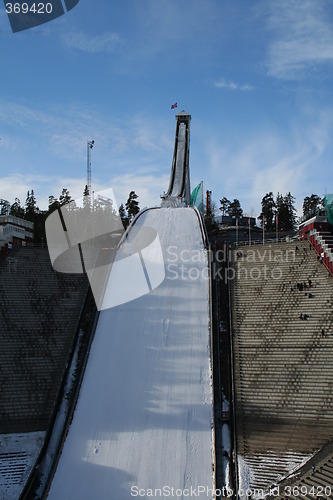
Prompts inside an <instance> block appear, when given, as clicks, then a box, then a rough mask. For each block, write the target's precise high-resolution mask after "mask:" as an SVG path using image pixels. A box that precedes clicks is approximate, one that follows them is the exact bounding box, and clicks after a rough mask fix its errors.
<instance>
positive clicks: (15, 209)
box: [9, 198, 24, 218]
mask: <svg viewBox="0 0 333 500" xmlns="http://www.w3.org/2000/svg"><path fill="white" fill-rule="evenodd" d="M9 213H10V215H14V217H21V218H23V217H24V208H23V207H21V201H20V200H19V198H15V202H14V203H13V204H12V206H11V207H10V212H9Z"/></svg>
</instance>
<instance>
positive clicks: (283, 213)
mask: <svg viewBox="0 0 333 500" xmlns="http://www.w3.org/2000/svg"><path fill="white" fill-rule="evenodd" d="M294 202H295V198H294V197H293V196H292V194H291V193H290V192H289V193H287V194H286V195H285V196H282V194H280V193H278V194H277V197H276V202H275V205H276V214H275V223H276V217H278V226H279V231H292V230H294V229H295V226H296V209H295V206H294Z"/></svg>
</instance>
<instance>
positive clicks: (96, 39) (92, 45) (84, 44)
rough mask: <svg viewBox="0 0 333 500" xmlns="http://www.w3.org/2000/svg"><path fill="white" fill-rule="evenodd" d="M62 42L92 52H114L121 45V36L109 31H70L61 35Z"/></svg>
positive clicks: (70, 46)
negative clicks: (95, 32)
mask: <svg viewBox="0 0 333 500" xmlns="http://www.w3.org/2000/svg"><path fill="white" fill-rule="evenodd" d="M61 40H62V42H63V43H64V44H65V45H66V46H67V47H69V48H71V49H76V50H81V51H82V52H87V53H90V54H96V53H98V52H106V53H113V52H115V50H117V49H118V48H119V46H120V45H121V39H120V36H119V35H118V34H117V33H111V32H109V31H107V32H105V33H103V34H101V35H89V34H88V33H83V32H78V31H70V32H68V33H64V34H62V35H61Z"/></svg>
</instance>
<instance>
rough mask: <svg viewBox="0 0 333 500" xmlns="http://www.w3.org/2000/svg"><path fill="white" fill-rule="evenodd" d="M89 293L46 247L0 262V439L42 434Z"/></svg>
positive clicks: (23, 250) (14, 253) (16, 252)
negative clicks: (59, 268)
mask: <svg viewBox="0 0 333 500" xmlns="http://www.w3.org/2000/svg"><path fill="white" fill-rule="evenodd" d="M87 289H88V281H87V279H86V277H85V276H83V275H64V274H60V273H57V272H55V271H54V270H53V269H52V266H51V263H50V260H49V255H48V251H47V249H46V248H28V247H25V248H24V247H21V248H18V249H15V250H13V251H12V252H11V253H10V257H7V258H6V259H4V260H3V261H2V262H1V263H0V297H1V298H0V342H1V350H0V434H2V433H13V432H32V431H40V430H46V429H47V426H48V422H49V419H50V416H51V412H52V408H53V405H54V402H55V398H56V395H57V392H58V390H59V386H60V382H61V377H62V374H63V371H64V368H65V364H66V360H67V357H68V354H69V351H70V348H71V345H72V343H73V339H74V336H75V333H76V329H77V326H78V321H79V318H80V314H81V311H82V307H83V304H84V299H85V296H86V293H87Z"/></svg>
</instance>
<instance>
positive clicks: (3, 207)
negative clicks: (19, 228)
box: [0, 200, 10, 215]
mask: <svg viewBox="0 0 333 500" xmlns="http://www.w3.org/2000/svg"><path fill="white" fill-rule="evenodd" d="M9 211H10V203H9V201H8V200H0V215H8V214H9Z"/></svg>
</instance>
